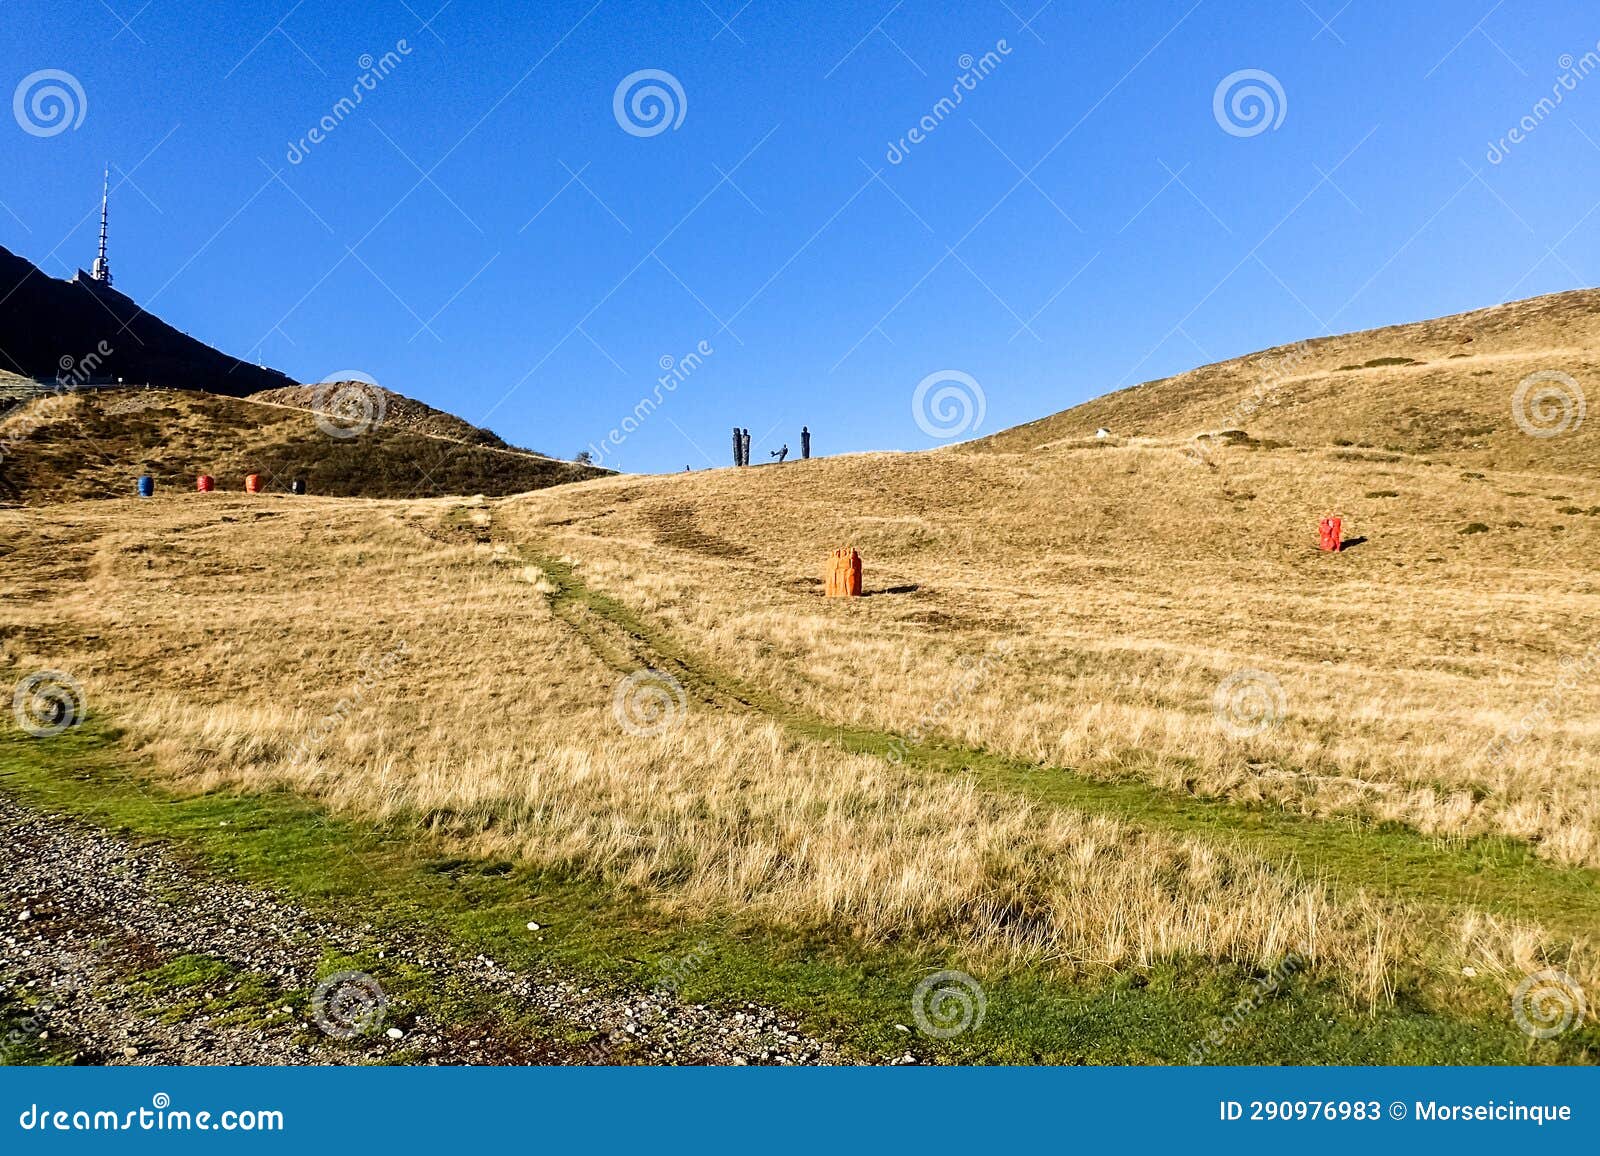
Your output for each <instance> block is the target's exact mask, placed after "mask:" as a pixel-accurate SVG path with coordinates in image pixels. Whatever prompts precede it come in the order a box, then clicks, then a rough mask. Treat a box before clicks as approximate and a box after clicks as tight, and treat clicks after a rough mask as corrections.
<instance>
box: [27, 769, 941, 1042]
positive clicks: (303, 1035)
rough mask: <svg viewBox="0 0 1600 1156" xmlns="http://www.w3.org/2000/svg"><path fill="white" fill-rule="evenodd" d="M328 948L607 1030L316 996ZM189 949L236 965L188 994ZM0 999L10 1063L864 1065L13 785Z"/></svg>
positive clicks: (364, 992)
mask: <svg viewBox="0 0 1600 1156" xmlns="http://www.w3.org/2000/svg"><path fill="white" fill-rule="evenodd" d="M328 951H333V952H344V953H356V952H362V953H365V954H367V955H369V956H373V955H379V954H380V953H381V955H382V957H383V958H385V959H395V960H400V961H403V962H404V963H405V965H406V966H407V967H408V968H417V967H420V968H422V969H424V970H425V971H427V972H430V973H432V974H435V975H438V976H439V977H440V978H441V979H443V978H444V977H445V976H446V975H448V976H450V977H452V978H459V977H460V976H461V975H462V974H464V973H465V974H468V975H470V976H471V977H472V981H473V984H474V985H475V986H477V987H480V988H482V989H485V990H488V991H492V992H494V993H497V994H499V995H502V996H505V997H507V998H508V1000H509V1001H510V1002H511V1003H512V1004H513V1006H519V1007H522V1008H524V1009H527V1010H537V1011H538V1012H540V1013H543V1014H544V1015H546V1016H548V1017H549V1018H550V1019H552V1020H554V1021H555V1022H556V1023H557V1024H558V1025H559V1026H560V1027H562V1028H565V1029H569V1030H570V1031H571V1032H573V1033H574V1034H579V1033H584V1032H594V1033H596V1034H595V1035H594V1036H593V1038H592V1042H590V1043H587V1044H581V1045H580V1044H572V1043H568V1042H552V1041H548V1040H528V1039H523V1038H506V1037H504V1036H503V1035H501V1036H496V1035H495V1034H494V1033H492V1032H490V1031H487V1030H485V1029H483V1028H482V1027H481V1026H480V1027H479V1028H477V1029H473V1028H471V1027H468V1026H463V1025H457V1024H441V1023H438V1022H435V1021H432V1020H430V1019H429V1018H428V1017H427V1016H426V1015H425V1014H421V1013H416V1012H409V1011H406V1010H404V1009H401V1008H398V1007H391V1006H388V1005H387V1000H386V998H385V997H384V996H383V995H382V992H381V987H379V986H377V983H376V981H374V980H373V979H372V978H371V977H367V976H364V975H356V974H354V973H348V975H347V978H346V979H345V980H343V981H341V982H338V983H335V984H332V985H329V986H327V987H326V988H325V995H324V998H322V999H317V998H315V997H314V996H313V998H312V999H310V1000H307V999H306V998H304V995H305V993H308V992H314V991H316V990H318V989H319V980H321V979H322V977H321V976H319V968H318V965H319V962H320V961H321V960H322V958H323V956H324V953H325V952H328ZM185 955H205V956H210V957H215V958H216V959H220V960H224V961H226V962H227V963H228V964H230V965H231V966H232V969H233V970H231V971H228V972H226V973H225V974H216V975H214V976H206V975H204V974H203V973H202V974H201V975H200V977H199V978H200V982H198V983H197V984H195V985H194V986H190V987H185V988H183V989H182V990H181V991H178V992H177V993H176V994H174V992H173V991H172V990H170V989H169V990H166V991H164V992H153V991H152V989H151V987H150V985H149V984H148V983H147V982H140V981H139V980H138V979H137V978H136V977H137V976H139V975H140V973H145V972H148V971H149V970H150V969H152V968H158V967H161V966H162V965H163V964H166V963H169V962H171V961H172V960H175V959H177V958H178V957H180V956H185ZM216 971H217V972H219V973H221V972H222V971H223V969H222V968H220V967H217V968H216ZM191 974H193V973H192V972H191ZM262 990H265V991H268V992H272V993H277V994H276V995H275V996H274V1000H273V1002H272V1003H271V1007H272V1009H273V1010H272V1011H271V1012H270V1014H265V1013H264V1009H263V1008H262V1007H261V1006H260V1005H261V1000H260V998H259V996H257V997H256V998H255V999H254V1000H253V1002H252V1005H251V1007H250V1008H249V1009H248V1011H247V1014H241V1010H240V1008H239V1007H238V1006H237V1004H238V1000H239V997H240V994H241V992H243V991H249V992H254V993H258V992H260V991H262ZM278 995H281V996H282V997H283V998H282V999H281V1000H278V999H277V996H278ZM0 1006H6V1007H7V1011H8V1014H9V1015H10V1016H11V1017H12V1021H13V1022H11V1023H10V1024H8V1025H7V1026H8V1028H9V1029H10V1033H9V1035H0V1061H3V1060H5V1058H6V1056H5V1054H4V1053H12V1054H13V1055H14V1054H16V1053H15V1050H14V1049H15V1048H16V1045H18V1044H19V1043H20V1042H21V1041H22V1040H23V1039H25V1038H30V1039H38V1038H40V1037H43V1038H44V1039H45V1041H46V1046H50V1047H53V1048H56V1049H64V1050H65V1051H66V1052H67V1053H69V1054H72V1055H74V1056H75V1057H76V1059H77V1062H80V1063H93V1064H124V1063H135V1064H348V1063H372V1062H379V1063H382V1062H411V1063H442V1064H478V1063H499V1064H505V1063H572V1064H582V1063H617V1062H626V1063H677V1064H838V1063H850V1062H853V1061H852V1059H851V1057H848V1056H846V1055H845V1054H844V1053H843V1052H842V1051H841V1050H840V1049H838V1048H837V1047H834V1046H832V1045H830V1044H827V1043H824V1042H822V1041H819V1040H816V1039H813V1038H810V1037H808V1036H806V1035H805V1034H804V1033H803V1032H801V1031H800V1030H799V1029H798V1028H797V1027H796V1026H794V1025H793V1024H792V1023H790V1022H788V1021H786V1020H785V1019H784V1018H783V1017H782V1016H780V1015H777V1014H775V1013H773V1012H771V1011H769V1010H767V1009H763V1008H760V1007H757V1006H755V1005H753V1004H751V1005H745V1006H744V1007H743V1008H742V1009H737V1010H734V1009H726V1008H712V1007H707V1006H703V1005H697V1004H685V1003H682V1002H681V1001H679V1000H678V999H677V998H676V997H675V996H673V995H672V994H671V993H670V992H669V991H665V990H659V989H658V990H654V991H632V992H629V991H617V990H615V989H612V988H592V987H585V986H582V985H581V984H579V983H575V982H572V980H571V977H562V976H559V975H556V974H553V973H547V974H529V973H517V972H512V971H509V970H507V969H505V968H503V967H500V966H499V965H497V964H496V963H495V962H494V961H492V960H489V959H487V958H485V957H483V956H479V957H477V958H476V959H470V960H460V959H455V958H452V957H451V956H450V955H449V954H448V953H447V952H445V951H444V950H443V949H442V948H441V947H440V946H439V945H438V944H434V943H422V942H415V943H395V942H388V941H385V940H382V939H380V938H378V937H377V935H376V933H374V932H373V931H372V930H371V929H370V928H359V927H351V926H348V925H344V924H336V923H332V922H329V921H327V920H324V919H321V918H318V917H314V916H312V915H311V914H309V913H308V912H306V911H305V910H303V909H302V908H300V907H298V906H296V905H295V904H293V903H289V902H285V901H284V900H282V899H280V898H278V897H276V896H274V895H272V894H270V893H268V892H265V891H262V890H258V889H256V888H252V887H249V886H246V885H243V884H239V883H234V882H229V881H223V880H217V879H212V878H207V877H203V876H201V875H198V874H196V873H195V872H194V871H192V870H190V869H188V868H186V867H185V866H183V865H182V864H181V863H179V862H178V861H177V860H176V859H175V858H174V857H173V856H171V855H169V854H168V853H166V852H164V851H162V850H161V849H159V848H155V847H150V846H135V845H133V844H131V843H129V842H128V841H126V840H124V839H120V838H118V837H116V836H113V835H111V834H109V833H107V832H104V831H101V830H98V829H95V828H91V827H87V826H84V825H83V824H81V823H78V822H76V821H74V820H70V819H66V818H61V817H58V816H53V815H45V814H41V813H39V812H36V811H32V810H29V809H27V808H25V807H23V806H21V805H19V804H17V803H16V802H15V801H13V800H10V799H8V798H6V797H5V796H3V795H0ZM19 1016H20V1023H19V1022H16V1021H17V1018H18V1017H19ZM358 1031H359V1034H355V1033H357V1032H358ZM352 1035H353V1037H354V1038H345V1037H347V1036H352ZM910 1058H911V1057H910V1055H909V1054H907V1055H906V1056H904V1057H901V1059H900V1060H899V1061H898V1062H908V1061H909V1060H910ZM12 1062H15V1061H14V1060H13V1061H12Z"/></svg>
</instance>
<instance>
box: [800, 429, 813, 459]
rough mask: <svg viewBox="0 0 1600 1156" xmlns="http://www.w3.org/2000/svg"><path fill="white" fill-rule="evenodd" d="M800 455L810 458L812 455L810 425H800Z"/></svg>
mask: <svg viewBox="0 0 1600 1156" xmlns="http://www.w3.org/2000/svg"><path fill="white" fill-rule="evenodd" d="M800 456H801V457H802V458H809V457H810V456H811V427H810V426H801V427H800Z"/></svg>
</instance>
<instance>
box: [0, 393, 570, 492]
mask: <svg viewBox="0 0 1600 1156" xmlns="http://www.w3.org/2000/svg"><path fill="white" fill-rule="evenodd" d="M299 388H302V389H303V388H305V387H299ZM283 392H285V393H288V394H290V395H291V396H294V391H283ZM386 396H387V397H388V398H389V399H391V400H392V406H391V407H390V409H391V410H392V414H393V420H389V416H388V414H386V415H385V420H383V421H381V422H380V423H379V424H377V425H376V426H374V427H373V428H372V429H370V430H368V431H367V432H365V433H363V434H361V435H360V436H358V437H350V438H337V437H332V436H330V435H329V434H328V433H326V432H324V431H323V430H322V429H319V428H318V426H317V421H316V418H315V416H314V415H312V414H311V413H308V412H306V411H305V410H304V409H302V408H299V407H297V406H293V405H286V404H273V403H270V402H266V401H260V400H257V399H255V398H248V399H246V398H226V397H218V396H215V395H211V394H203V393H193V392H186V391H169V390H149V391H145V390H137V391H134V390H129V391H100V390H95V391H81V392H74V393H68V394H61V395H57V396H51V397H46V398H42V399H39V400H37V401H33V402H29V403H27V404H25V405H23V406H21V407H19V408H17V409H15V410H12V411H10V412H8V413H6V414H4V415H3V416H0V451H3V454H4V457H3V460H0V502H20V503H27V504H34V505H37V504H41V503H48V502H55V501H62V500H69V499H75V498H106V497H115V496H121V495H126V494H128V493H129V492H130V490H131V488H132V486H133V484H134V479H135V478H136V477H138V476H139V475H140V474H145V473H148V474H151V475H153V476H154V477H155V478H156V480H157V484H158V486H160V487H161V488H163V489H170V488H176V489H185V490H187V489H192V488H193V487H194V479H195V476H196V475H198V474H202V473H208V474H211V475H213V476H214V477H215V478H216V479H217V484H218V486H219V487H220V488H223V489H230V490H238V489H242V488H243V486H244V476H245V475H246V474H251V473H257V474H260V475H262V477H263V479H264V481H265V483H266V485H267V488H268V489H273V490H280V491H281V490H287V489H288V488H289V483H290V482H291V481H292V480H293V479H295V478H304V479H305V480H306V483H307V486H308V488H309V489H310V492H311V493H313V494H327V495H337V496H345V497H367V498H404V497H415V496H429V495H435V494H480V493H481V494H491V495H499V494H510V493H519V492H522V491H524V490H533V489H538V488H540V487H543V486H549V485H556V484H558V483H562V482H570V481H576V480H580V479H582V478H588V477H596V476H599V474H600V472H601V471H598V470H594V469H590V468H588V467H584V466H578V465H574V464H572V463H570V462H561V461H556V460H554V459H551V458H546V457H541V456H540V455H538V454H533V453H528V452H526V451H522V450H513V449H511V448H510V447H507V446H506V445H505V444H504V443H503V442H501V441H500V439H499V438H497V437H495V436H494V435H493V434H491V433H489V432H488V431H486V430H478V429H476V428H475V427H472V426H469V425H467V423H465V422H462V421H460V420H459V419H456V418H451V417H449V415H447V414H440V413H439V412H438V411H436V410H431V409H429V408H428V407H426V406H423V405H421V404H420V403H417V402H412V401H410V400H409V399H406V398H401V397H399V396H398V395H395V394H387V395H386Z"/></svg>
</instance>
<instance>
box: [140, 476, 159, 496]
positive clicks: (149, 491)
mask: <svg viewBox="0 0 1600 1156" xmlns="http://www.w3.org/2000/svg"><path fill="white" fill-rule="evenodd" d="M155 493H156V480H155V479H154V478H152V477H151V476H150V475H149V474H140V475H139V496H140V497H141V498H153V497H155Z"/></svg>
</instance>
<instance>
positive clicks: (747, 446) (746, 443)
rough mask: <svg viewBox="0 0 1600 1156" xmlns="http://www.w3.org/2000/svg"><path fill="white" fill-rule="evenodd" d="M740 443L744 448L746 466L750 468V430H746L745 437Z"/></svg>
mask: <svg viewBox="0 0 1600 1156" xmlns="http://www.w3.org/2000/svg"><path fill="white" fill-rule="evenodd" d="M740 441H741V443H742V444H743V446H744V464H745V465H747V466H748V465H749V464H750V431H749V430H745V431H744V437H742V438H741V439H740Z"/></svg>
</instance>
